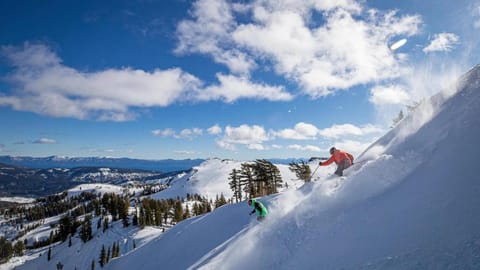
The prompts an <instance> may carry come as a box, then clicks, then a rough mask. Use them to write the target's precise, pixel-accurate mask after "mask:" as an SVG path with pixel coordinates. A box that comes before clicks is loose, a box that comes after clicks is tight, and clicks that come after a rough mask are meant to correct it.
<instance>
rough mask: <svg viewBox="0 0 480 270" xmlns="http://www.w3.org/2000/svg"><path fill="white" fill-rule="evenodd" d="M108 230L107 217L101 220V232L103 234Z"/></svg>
mask: <svg viewBox="0 0 480 270" xmlns="http://www.w3.org/2000/svg"><path fill="white" fill-rule="evenodd" d="M107 229H108V217H105V218H104V219H103V232H105V231H106V230H107Z"/></svg>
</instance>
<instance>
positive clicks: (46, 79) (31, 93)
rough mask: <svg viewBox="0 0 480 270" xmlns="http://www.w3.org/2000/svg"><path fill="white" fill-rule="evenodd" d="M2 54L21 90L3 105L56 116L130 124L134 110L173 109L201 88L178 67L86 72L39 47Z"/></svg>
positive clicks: (27, 46)
mask: <svg viewBox="0 0 480 270" xmlns="http://www.w3.org/2000/svg"><path fill="white" fill-rule="evenodd" d="M2 52H3V54H4V55H6V56H7V58H8V59H9V60H11V62H12V65H13V66H14V67H15V70H14V72H13V73H12V74H10V75H8V77H7V78H8V80H9V81H10V82H12V84H13V85H15V86H16V88H15V89H14V90H15V92H14V94H13V95H12V96H3V97H1V98H0V105H9V106H11V107H13V108H14V109H16V110H22V111H32V112H35V113H39V114H44V115H49V116H54V117H73V118H79V119H86V118H96V119H99V120H116V121H124V120H131V119H132V118H134V117H135V114H134V113H132V112H131V111H130V108H131V107H153V106H161V107H163V106H168V105H170V104H172V103H173V102H175V101H177V100H179V99H181V98H182V97H183V96H184V95H185V93H186V92H188V91H191V89H193V88H196V87H197V86H198V85H199V83H200V82H199V80H198V79H197V78H195V77H194V76H192V75H190V74H188V73H185V72H183V71H182V70H180V69H178V68H174V69H168V70H154V71H152V72H146V71H143V70H135V69H131V68H123V69H107V70H103V71H98V72H90V73H89V72H81V71H78V70H75V69H73V68H70V67H67V66H65V65H63V64H62V63H61V60H60V59H59V58H58V57H57V55H56V54H55V53H54V52H52V51H51V50H50V49H49V48H48V47H46V46H44V45H39V44H29V43H25V44H24V46H23V48H16V47H11V46H8V47H2Z"/></svg>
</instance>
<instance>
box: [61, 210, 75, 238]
mask: <svg viewBox="0 0 480 270" xmlns="http://www.w3.org/2000/svg"><path fill="white" fill-rule="evenodd" d="M73 227H74V226H73V221H72V218H71V217H70V215H68V214H67V215H65V216H63V217H62V218H61V219H60V228H59V232H58V234H59V236H60V239H61V240H62V241H65V240H66V239H67V237H68V235H69V234H70V233H71V231H72V228H73Z"/></svg>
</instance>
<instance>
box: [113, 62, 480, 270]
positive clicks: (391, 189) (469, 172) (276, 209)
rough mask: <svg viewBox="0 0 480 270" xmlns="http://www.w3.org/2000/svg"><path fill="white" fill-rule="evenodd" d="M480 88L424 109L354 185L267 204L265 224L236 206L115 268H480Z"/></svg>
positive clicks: (365, 159)
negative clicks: (479, 163) (479, 164)
mask: <svg viewBox="0 0 480 270" xmlns="http://www.w3.org/2000/svg"><path fill="white" fill-rule="evenodd" d="M479 82H480V68H479V67H477V68H476V69H475V70H473V71H471V72H470V73H469V74H468V75H467V76H465V77H463V78H462V80H461V81H460V83H459V85H458V87H459V89H458V91H450V92H444V93H441V94H439V95H437V96H435V97H433V98H432V99H431V100H430V102H425V103H423V104H421V105H420V106H419V107H418V108H417V110H416V111H415V112H414V113H413V114H412V115H410V116H407V117H406V118H405V119H404V120H403V121H402V122H400V123H399V124H398V126H397V127H396V128H394V129H393V130H391V131H390V132H389V133H388V134H386V135H385V136H384V137H382V138H381V139H379V140H378V141H377V142H376V143H374V144H373V145H372V146H371V147H369V148H368V149H367V150H366V151H365V152H364V153H363V154H362V155H361V156H360V157H359V158H358V159H357V163H358V164H359V165H356V166H355V167H354V168H352V169H350V171H349V172H348V173H347V176H346V177H345V178H330V177H328V176H327V175H326V174H328V173H327V172H326V171H324V170H319V177H320V180H319V181H317V182H314V183H310V184H306V185H304V186H303V187H301V188H299V189H291V190H287V191H284V192H283V193H282V194H280V195H275V196H270V197H264V198H262V199H261V201H262V202H263V203H264V204H266V205H267V207H268V208H269V211H270V215H269V217H268V218H267V220H266V221H265V222H263V223H262V224H257V222H256V221H254V220H253V219H252V218H251V217H250V216H248V215H247V213H248V212H249V211H250V209H251V208H249V207H248V205H246V204H245V203H244V202H243V203H239V204H234V205H227V206H224V207H221V208H220V209H217V210H216V211H213V212H212V213H210V214H207V215H205V216H202V217H197V218H193V219H189V220H187V221H184V222H182V223H180V224H178V225H177V226H175V227H174V228H172V229H171V230H170V231H168V232H167V233H165V234H164V235H163V236H162V237H161V238H158V239H157V240H156V241H152V242H149V243H147V244H146V245H144V246H143V247H142V248H141V249H138V250H136V251H135V252H132V253H130V254H128V255H127V256H123V257H121V258H119V259H116V260H113V261H112V262H111V263H110V264H109V265H107V267H106V269H133V268H135V269H145V270H148V269H158V268H165V269H480V230H479V229H478V228H480V210H479V208H478V205H480V196H478V194H479V193H480V182H479V181H478V177H477V176H476V175H477V173H476V170H475V169H474V168H475V165H476V163H477V161H478V138H479V137H480V118H479V117H478V115H480V106H479V104H480V89H479ZM322 169H323V168H322ZM152 258H155V259H152Z"/></svg>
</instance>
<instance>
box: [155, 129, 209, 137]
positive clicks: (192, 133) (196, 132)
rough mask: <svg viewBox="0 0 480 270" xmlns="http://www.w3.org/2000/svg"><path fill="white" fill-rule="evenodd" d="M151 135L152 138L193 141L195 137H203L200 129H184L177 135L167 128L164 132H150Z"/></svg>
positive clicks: (157, 130)
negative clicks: (160, 137)
mask: <svg viewBox="0 0 480 270" xmlns="http://www.w3.org/2000/svg"><path fill="white" fill-rule="evenodd" d="M152 134H153V135H154V136H162V137H173V138H175V139H193V138H195V137H197V136H201V135H203V130H202V129H200V128H192V129H190V128H185V129H182V130H181V131H180V132H179V133H177V132H176V131H175V130H173V129H171V128H167V129H164V130H161V129H156V130H152Z"/></svg>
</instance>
